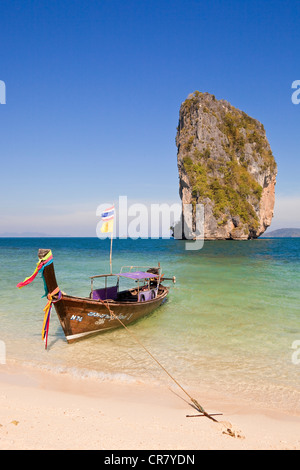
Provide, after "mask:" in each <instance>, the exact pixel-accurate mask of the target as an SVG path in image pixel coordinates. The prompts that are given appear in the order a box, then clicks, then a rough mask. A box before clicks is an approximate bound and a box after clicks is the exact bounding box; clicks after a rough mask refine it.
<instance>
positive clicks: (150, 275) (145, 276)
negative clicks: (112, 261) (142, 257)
mask: <svg viewBox="0 0 300 470" xmlns="http://www.w3.org/2000/svg"><path fill="white" fill-rule="evenodd" d="M117 276H122V277H128V278H130V279H136V280H140V279H151V278H153V277H159V276H158V275H157V274H153V273H144V272H143V271H135V272H132V273H119V274H117Z"/></svg>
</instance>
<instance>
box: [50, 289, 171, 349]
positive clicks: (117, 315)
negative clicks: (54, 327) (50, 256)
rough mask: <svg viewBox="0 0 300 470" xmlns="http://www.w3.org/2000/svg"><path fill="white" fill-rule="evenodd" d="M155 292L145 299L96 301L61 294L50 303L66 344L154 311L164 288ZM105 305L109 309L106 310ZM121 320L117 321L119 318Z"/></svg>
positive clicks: (163, 296) (159, 303)
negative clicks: (140, 300)
mask: <svg viewBox="0 0 300 470" xmlns="http://www.w3.org/2000/svg"><path fill="white" fill-rule="evenodd" d="M159 291H160V292H159V295H158V296H157V297H156V298H155V299H153V300H150V301H148V302H122V303H117V302H108V303H107V302H104V303H102V302H99V301H96V300H90V299H86V298H80V297H72V296H69V295H63V298H62V299H61V300H59V301H58V302H56V303H55V304H54V306H55V310H56V313H57V316H58V318H59V320H60V323H61V326H62V328H63V330H64V334H65V337H66V339H67V341H68V343H72V342H74V341H78V340H80V339H82V338H86V337H88V336H91V335H95V334H98V333H101V332H104V331H107V330H111V329H113V328H119V327H121V326H122V324H124V325H128V324H129V323H132V322H134V321H136V320H138V319H139V318H142V317H144V316H146V315H149V314H150V313H152V312H153V311H154V310H156V309H157V308H158V307H159V306H160V305H161V304H162V303H163V302H164V301H165V300H166V298H167V295H168V288H167V287H164V286H161V287H160V289H159ZM106 305H109V308H110V309H111V311H112V312H113V315H112V314H111V313H110V311H109V309H108V308H107V307H106ZM119 320H120V321H121V322H122V323H121V322H120V321H119Z"/></svg>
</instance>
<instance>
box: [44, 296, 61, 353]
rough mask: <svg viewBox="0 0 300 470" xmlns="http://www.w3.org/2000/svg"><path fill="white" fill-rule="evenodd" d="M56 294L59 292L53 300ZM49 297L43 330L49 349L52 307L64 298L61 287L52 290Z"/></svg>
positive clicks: (45, 309)
mask: <svg viewBox="0 0 300 470" xmlns="http://www.w3.org/2000/svg"><path fill="white" fill-rule="evenodd" d="M56 294H58V297H57V299H56V300H53V297H54V296H55V295H56ZM47 298H48V303H47V305H46V306H45V308H44V309H43V310H44V312H45V316H44V322H43V330H42V338H43V340H44V341H45V349H47V343H48V332H49V325H50V315H51V308H52V305H53V304H55V303H56V302H58V301H59V300H60V299H61V298H62V293H61V291H60V289H59V287H57V288H56V289H54V291H53V292H51V294H48V295H47Z"/></svg>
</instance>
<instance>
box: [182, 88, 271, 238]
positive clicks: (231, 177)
mask: <svg viewBox="0 0 300 470" xmlns="http://www.w3.org/2000/svg"><path fill="white" fill-rule="evenodd" d="M176 145H177V148H178V153H177V162H178V171H179V193H180V197H181V200H182V203H183V204H192V205H193V207H195V205H196V203H201V204H203V205H204V213H205V222H204V237H205V238H206V239H249V238H256V237H258V236H259V235H261V234H262V233H263V232H264V231H265V230H266V229H267V227H269V225H270V224H271V221H272V217H273V211H274V203H275V184H276V175H277V165H276V162H275V160H274V157H273V154H272V151H271V148H270V145H269V142H268V140H267V138H266V133H265V129H264V126H263V125H262V124H261V123H260V122H259V121H257V120H256V119H253V118H252V117H250V116H248V115H247V114H246V113H245V112H243V111H240V110H239V109H237V108H235V107H233V106H231V105H230V103H228V102H227V101H225V100H219V101H218V100H216V98H215V96H214V95H211V94H209V93H200V92H198V91H196V92H194V93H193V94H191V95H189V96H188V98H187V99H186V100H185V101H184V102H183V103H182V105H181V107H180V113H179V124H178V128H177V135H176ZM194 219H195V217H194V216H193V217H192V220H191V221H187V220H185V223H186V224H188V225H189V227H188V228H189V230H190V231H192V232H193V231H195V220H194Z"/></svg>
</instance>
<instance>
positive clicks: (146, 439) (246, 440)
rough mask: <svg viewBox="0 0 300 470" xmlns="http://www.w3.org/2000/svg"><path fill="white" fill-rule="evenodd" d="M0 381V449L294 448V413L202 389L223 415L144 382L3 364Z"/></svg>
mask: <svg viewBox="0 0 300 470" xmlns="http://www.w3.org/2000/svg"><path fill="white" fill-rule="evenodd" d="M0 387H1V388H0V449H1V450H11V449H12V450H14V449H20V450H23V449H24V450H32V449H33V450H40V449H41V450H46V449H50V450H51V449H53V450H54V449H62V450H67V449H71V450H72V449H78V450H81V449H85V450H91V449H97V450H202V449H205V450H222V449H228V450H230V449H236V450H246V449H253V450H254V449H261V450H269V449H270V450H274V449H278V450H279V449H288V450H298V449H300V433H299V430H300V415H299V413H298V414H295V415H294V416H293V415H287V414H283V413H281V412H280V411H274V410H269V409H261V408H259V409H253V407H252V408H251V409H249V407H248V406H247V403H245V402H243V401H242V400H241V401H240V402H237V401H236V399H235V400H229V399H228V398H226V401H224V400H223V399H222V398H221V397H220V396H219V397H216V396H212V395H211V394H207V392H206V395H207V396H203V394H202V395H201V391H200V390H199V391H193V392H192V393H193V394H194V395H195V396H194V397H195V398H196V399H197V400H198V401H199V402H200V403H201V404H202V406H203V407H204V408H205V409H206V410H207V411H210V412H214V413H220V412H222V413H223V415H222V416H217V417H216V418H217V419H218V420H219V422H218V423H215V422H213V421H211V420H209V419H207V418H204V417H201V418H200V417H197V418H188V417H186V415H187V414H194V413H195V411H194V410H193V409H192V408H191V407H190V406H189V405H188V403H187V402H185V401H184V400H182V399H180V398H179V397H178V396H177V395H176V394H175V393H173V392H172V391H171V390H170V389H168V388H165V387H156V386H153V385H152V386H148V385H145V384H143V383H134V384H124V383H118V382H109V381H107V382H99V381H96V380H94V379H79V378H74V377H69V376H67V375H64V374H54V373H49V372H41V371H34V370H33V369H29V368H26V369H25V368H23V369H18V370H16V368H15V367H12V366H8V365H6V366H5V365H2V366H0ZM181 395H182V394H181ZM228 429H230V430H231V431H230V432H228ZM230 434H231V435H230Z"/></svg>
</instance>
